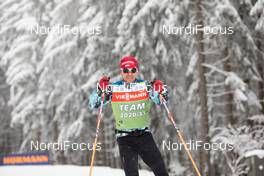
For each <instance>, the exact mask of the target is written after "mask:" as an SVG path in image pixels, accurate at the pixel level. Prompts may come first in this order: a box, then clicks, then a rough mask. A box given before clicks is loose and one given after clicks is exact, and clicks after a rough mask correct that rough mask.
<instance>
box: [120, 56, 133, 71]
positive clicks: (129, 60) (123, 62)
mask: <svg viewBox="0 0 264 176" xmlns="http://www.w3.org/2000/svg"><path fill="white" fill-rule="evenodd" d="M119 66H120V68H122V69H123V68H138V61H137V59H136V58H135V57H133V56H125V57H123V58H122V59H120V62H119Z"/></svg>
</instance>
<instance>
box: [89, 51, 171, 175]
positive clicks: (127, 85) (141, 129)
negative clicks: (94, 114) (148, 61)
mask: <svg viewBox="0 0 264 176" xmlns="http://www.w3.org/2000/svg"><path fill="white" fill-rule="evenodd" d="M119 64H120V70H121V75H122V78H123V79H122V80H121V81H118V82H115V83H112V84H110V83H109V80H110V78H108V77H106V76H103V77H102V78H101V79H100V81H99V84H98V88H97V90H94V91H93V93H92V94H91V95H90V98H89V105H90V107H91V108H98V107H99V106H100V102H101V95H102V92H105V101H104V104H106V103H108V102H111V105H112V110H113V113H114V117H115V128H116V130H115V134H116V138H117V143H118V147H119V152H120V157H121V162H122V165H123V167H124V171H125V174H126V176H138V175H139V174H138V156H140V157H141V158H142V160H143V161H144V162H145V163H146V164H147V165H148V166H149V167H150V168H151V169H152V171H153V172H154V174H155V176H168V172H167V171H166V168H165V164H164V161H163V159H162V156H161V153H160V151H159V149H158V147H157V145H156V144H155V141H154V139H153V136H152V134H151V132H150V128H149V127H150V115H149V111H150V99H151V100H152V101H153V102H154V103H155V104H157V105H160V104H161V100H160V97H159V96H160V95H161V96H163V98H164V99H165V100H167V98H168V96H167V95H168V92H167V89H166V88H165V86H164V85H163V83H162V81H160V80H154V81H152V82H151V83H149V82H148V81H144V80H141V79H138V78H137V75H138V73H139V67H138V61H137V59H136V58H135V57H133V56H126V57H123V58H122V59H121V60H120V62H119Z"/></svg>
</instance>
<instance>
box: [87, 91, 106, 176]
mask: <svg viewBox="0 0 264 176" xmlns="http://www.w3.org/2000/svg"><path fill="white" fill-rule="evenodd" d="M104 97H105V92H102V99H101V105H100V109H99V113H98V116H97V125H96V132H95V139H94V142H93V153H92V158H91V163H90V171H89V176H92V175H93V164H94V158H95V151H96V150H95V149H96V145H97V139H98V134H99V128H100V122H101V118H102V110H103V106H104Z"/></svg>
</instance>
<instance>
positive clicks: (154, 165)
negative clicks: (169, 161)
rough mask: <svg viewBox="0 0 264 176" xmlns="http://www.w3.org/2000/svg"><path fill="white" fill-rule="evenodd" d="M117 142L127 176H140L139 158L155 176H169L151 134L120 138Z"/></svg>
mask: <svg viewBox="0 0 264 176" xmlns="http://www.w3.org/2000/svg"><path fill="white" fill-rule="evenodd" d="M117 142H118V146H119V152H120V157H121V162H122V164H123V167H124V170H125V174H126V176H139V174H138V156H140V157H141V158H142V160H143V161H144V162H145V163H146V164H147V165H148V166H149V167H150V168H151V169H152V171H153V173H154V174H155V176H169V175H168V172H167V171H166V167H165V164H164V161H163V159H162V157H161V154H160V151H159V149H158V147H157V145H156V143H155V141H154V139H153V137H152V134H151V133H150V132H144V133H143V134H141V135H139V136H123V137H119V138H117Z"/></svg>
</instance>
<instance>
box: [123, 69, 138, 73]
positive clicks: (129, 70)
mask: <svg viewBox="0 0 264 176" xmlns="http://www.w3.org/2000/svg"><path fill="white" fill-rule="evenodd" d="M122 71H123V73H129V72H131V73H136V72H137V68H123V69H122Z"/></svg>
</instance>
